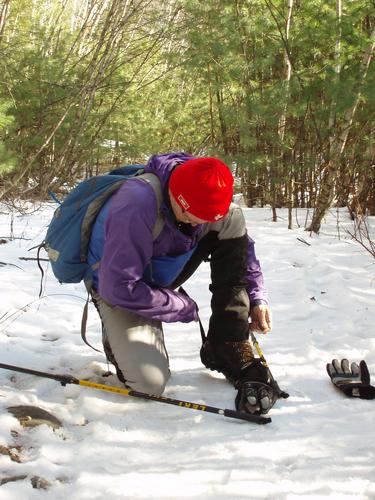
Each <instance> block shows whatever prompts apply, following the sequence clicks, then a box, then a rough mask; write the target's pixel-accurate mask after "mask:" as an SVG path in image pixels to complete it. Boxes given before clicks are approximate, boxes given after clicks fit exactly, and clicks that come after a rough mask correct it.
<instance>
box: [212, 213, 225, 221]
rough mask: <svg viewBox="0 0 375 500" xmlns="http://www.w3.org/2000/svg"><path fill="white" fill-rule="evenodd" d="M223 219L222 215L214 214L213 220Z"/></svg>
mask: <svg viewBox="0 0 375 500" xmlns="http://www.w3.org/2000/svg"><path fill="white" fill-rule="evenodd" d="M223 217H224V215H222V214H216V215H215V217H214V220H220V219H222V218H223Z"/></svg>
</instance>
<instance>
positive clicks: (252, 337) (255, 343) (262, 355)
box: [249, 330, 289, 399]
mask: <svg viewBox="0 0 375 500" xmlns="http://www.w3.org/2000/svg"><path fill="white" fill-rule="evenodd" d="M249 331H250V337H251V341H252V343H253V344H254V346H255V349H256V350H257V353H258V356H259V359H260V360H261V362H262V365H263V366H264V367H265V368H267V370H268V373H269V376H270V379H271V381H272V383H273V384H274V386H275V387H276V389H277V390H278V391H279V393H280V397H281V398H284V399H286V398H289V394H288V393H287V392H285V391H282V390H281V389H280V387H279V384H278V383H277V382H276V380H275V378H274V376H273V375H272V373H271V370H270V367H269V366H268V363H267V361H266V358H265V357H264V354H263V352H262V349H261V348H260V345H259V342H258V341H257V339H256V337H255V335H254V332H253V331H252V330H249Z"/></svg>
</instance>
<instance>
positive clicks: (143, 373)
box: [91, 290, 170, 396]
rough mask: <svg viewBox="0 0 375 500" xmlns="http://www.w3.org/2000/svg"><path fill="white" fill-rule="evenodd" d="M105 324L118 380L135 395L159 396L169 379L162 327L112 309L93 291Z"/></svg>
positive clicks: (105, 341) (108, 351)
mask: <svg viewBox="0 0 375 500" xmlns="http://www.w3.org/2000/svg"><path fill="white" fill-rule="evenodd" d="M91 295H92V299H93V302H94V304H95V307H96V309H97V311H98V313H99V316H100V318H101V320H102V332H103V347H104V352H105V354H106V356H107V359H108V361H109V362H111V363H113V365H114V366H115V367H116V371H117V376H118V378H119V379H120V380H121V382H123V383H124V384H125V385H126V386H127V387H129V388H130V389H133V390H134V391H139V392H145V393H147V394H153V395H158V396H159V395H160V394H162V393H163V391H164V388H165V385H166V383H167V381H168V379H169V376H170V371H169V361H168V354H167V351H166V348H165V344H164V335H163V328H162V323H161V322H160V321H155V320H152V319H147V318H144V317H143V316H139V315H138V314H134V313H133V312H131V311H128V310H125V309H121V308H120V307H116V306H113V305H111V304H109V303H108V302H106V301H105V300H103V299H102V297H101V296H100V295H99V294H98V293H97V292H96V291H95V290H91Z"/></svg>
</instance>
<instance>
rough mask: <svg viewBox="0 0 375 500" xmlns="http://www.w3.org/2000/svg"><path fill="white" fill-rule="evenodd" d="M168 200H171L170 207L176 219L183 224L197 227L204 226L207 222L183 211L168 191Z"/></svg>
mask: <svg viewBox="0 0 375 500" xmlns="http://www.w3.org/2000/svg"><path fill="white" fill-rule="evenodd" d="M169 198H170V200H171V207H172V210H173V213H174V215H175V217H176V219H177V220H178V221H179V222H183V223H184V224H191V225H192V226H198V225H199V224H206V223H207V222H208V221H206V220H203V219H199V217H195V215H193V214H190V213H189V212H187V211H186V210H183V209H182V208H181V207H180V205H179V204H178V203H177V201H176V200H175V199H174V197H173V194H172V193H171V192H170V191H169Z"/></svg>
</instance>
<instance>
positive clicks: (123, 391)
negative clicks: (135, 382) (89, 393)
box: [78, 380, 130, 396]
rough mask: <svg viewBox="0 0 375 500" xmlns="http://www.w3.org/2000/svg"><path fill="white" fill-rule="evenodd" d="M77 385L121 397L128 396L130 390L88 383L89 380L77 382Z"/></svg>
mask: <svg viewBox="0 0 375 500" xmlns="http://www.w3.org/2000/svg"><path fill="white" fill-rule="evenodd" d="M78 382H79V385H83V386H84V387H92V388H93V389H101V390H102V391H108V392H114V393H116V394H122V395H123V396H129V392H130V389H122V388H121V387H113V386H111V385H104V384H97V383H96V382H90V381H89V380H79V381H78Z"/></svg>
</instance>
